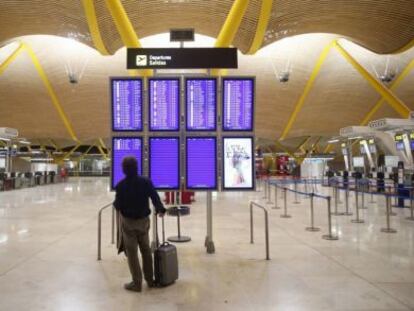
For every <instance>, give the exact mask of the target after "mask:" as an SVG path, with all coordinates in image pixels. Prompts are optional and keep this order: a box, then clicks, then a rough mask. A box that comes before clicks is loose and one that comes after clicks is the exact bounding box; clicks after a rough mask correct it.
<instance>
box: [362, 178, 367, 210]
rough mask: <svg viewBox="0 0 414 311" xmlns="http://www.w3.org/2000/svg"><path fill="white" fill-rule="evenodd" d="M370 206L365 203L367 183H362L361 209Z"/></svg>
mask: <svg viewBox="0 0 414 311" xmlns="http://www.w3.org/2000/svg"><path fill="white" fill-rule="evenodd" d="M367 208H368V207H367V206H366V205H365V184H364V185H362V195H361V207H360V209H367Z"/></svg>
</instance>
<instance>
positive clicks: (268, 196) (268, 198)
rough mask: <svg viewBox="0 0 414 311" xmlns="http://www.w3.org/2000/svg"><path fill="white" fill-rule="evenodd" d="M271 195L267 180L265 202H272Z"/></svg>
mask: <svg viewBox="0 0 414 311" xmlns="http://www.w3.org/2000/svg"><path fill="white" fill-rule="evenodd" d="M271 196H272V193H271V191H270V182H269V181H267V202H266V204H273V202H272V200H271Z"/></svg>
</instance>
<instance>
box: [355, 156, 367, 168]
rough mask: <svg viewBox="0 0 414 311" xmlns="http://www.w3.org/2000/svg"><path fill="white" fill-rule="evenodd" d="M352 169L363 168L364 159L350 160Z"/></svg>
mask: <svg viewBox="0 0 414 311" xmlns="http://www.w3.org/2000/svg"><path fill="white" fill-rule="evenodd" d="M352 161H353V165H354V167H365V163H364V158H363V157H353V158H352Z"/></svg>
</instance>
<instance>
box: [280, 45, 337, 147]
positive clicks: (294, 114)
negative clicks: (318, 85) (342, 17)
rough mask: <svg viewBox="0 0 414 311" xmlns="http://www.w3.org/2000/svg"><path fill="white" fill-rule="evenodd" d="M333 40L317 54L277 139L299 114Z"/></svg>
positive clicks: (290, 126)
mask: <svg viewBox="0 0 414 311" xmlns="http://www.w3.org/2000/svg"><path fill="white" fill-rule="evenodd" d="M334 45H335V41H332V42H331V43H329V44H328V45H326V46H325V48H324V49H323V50H322V52H321V54H320V55H319V58H318V60H317V62H316V64H315V66H314V68H313V70H312V73H311V76H310V78H309V80H308V82H307V83H306V86H305V89H304V90H303V93H302V95H301V96H300V98H299V100H298V102H297V103H296V105H295V108H294V109H293V112H292V114H291V115H290V117H289V120H288V122H287V124H286V126H285V128H284V130H283V132H282V136H280V138H279V139H281V140H283V139H285V138H286V136H287V135H288V134H289V131H290V130H291V128H292V126H293V123H294V122H295V121H296V118H297V116H298V114H299V112H300V111H301V110H302V107H303V105H304V104H305V100H306V97H307V96H308V94H309V92H310V90H311V89H312V87H313V83H314V82H315V80H316V77H317V76H318V75H319V72H320V70H321V67H322V65H323V63H324V62H325V60H326V58H327V57H328V54H329V52H330V51H331V49H332V48H333V47H334Z"/></svg>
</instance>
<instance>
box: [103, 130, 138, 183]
mask: <svg viewBox="0 0 414 311" xmlns="http://www.w3.org/2000/svg"><path fill="white" fill-rule="evenodd" d="M111 155H112V161H111V162H112V174H111V188H112V189H114V188H115V186H116V185H117V183H118V182H120V181H121V180H122V179H123V178H124V177H125V175H124V173H123V172H122V160H123V159H124V157H127V156H133V157H135V158H136V159H137V162H138V174H139V175H141V174H142V139H141V138H140V137H113V138H112V152H111Z"/></svg>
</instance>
